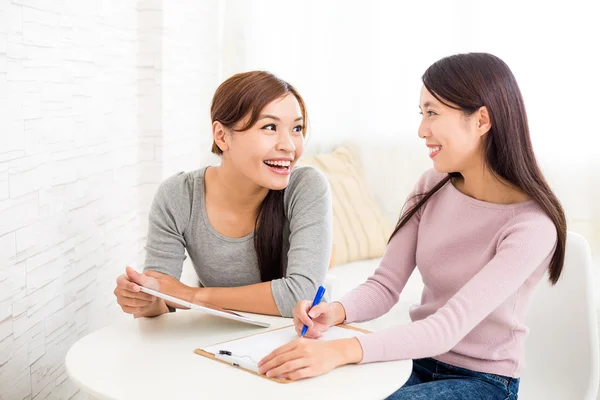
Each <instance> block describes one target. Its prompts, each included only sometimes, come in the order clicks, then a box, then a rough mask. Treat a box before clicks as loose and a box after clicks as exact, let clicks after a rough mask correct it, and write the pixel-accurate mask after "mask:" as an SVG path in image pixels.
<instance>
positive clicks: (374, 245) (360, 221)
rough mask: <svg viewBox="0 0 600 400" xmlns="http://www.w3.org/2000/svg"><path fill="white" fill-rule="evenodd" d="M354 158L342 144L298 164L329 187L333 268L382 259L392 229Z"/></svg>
mask: <svg viewBox="0 0 600 400" xmlns="http://www.w3.org/2000/svg"><path fill="white" fill-rule="evenodd" d="M357 154H358V153H357V151H356V149H355V148H353V147H352V146H351V145H349V144H344V145H342V146H340V147H338V148H337V149H335V150H334V151H332V152H331V153H326V154H317V155H314V156H311V157H302V158H300V160H299V161H298V163H299V164H300V165H310V166H313V167H315V168H318V169H319V170H320V171H322V172H323V173H324V174H325V176H326V177H327V179H328V180H329V184H330V185H331V190H332V193H333V249H334V252H335V258H334V264H335V265H340V264H345V263H348V262H350V261H356V260H364V259H369V258H376V257H381V256H382V255H383V252H384V250H385V246H386V244H387V240H388V239H389V235H390V233H391V232H392V228H393V226H392V225H391V224H390V222H389V221H388V220H387V219H386V218H385V217H384V215H383V212H382V210H381V207H380V206H379V204H377V202H376V201H375V199H374V198H373V196H372V194H371V193H370V191H369V189H368V187H367V184H366V182H365V179H364V176H363V171H362V167H361V165H360V161H359V159H358V155H357Z"/></svg>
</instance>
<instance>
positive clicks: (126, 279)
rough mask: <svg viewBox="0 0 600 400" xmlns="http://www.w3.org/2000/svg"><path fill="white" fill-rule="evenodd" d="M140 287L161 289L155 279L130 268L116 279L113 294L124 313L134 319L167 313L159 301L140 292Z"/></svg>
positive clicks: (163, 304) (164, 306) (162, 303)
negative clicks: (132, 316)
mask: <svg viewBox="0 0 600 400" xmlns="http://www.w3.org/2000/svg"><path fill="white" fill-rule="evenodd" d="M140 285H141V286H145V287H147V288H149V289H153V290H156V291H159V290H160V288H161V287H160V284H159V282H158V280H157V279H156V278H154V277H151V276H148V275H146V274H140V273H138V272H137V271H135V270H134V269H133V268H131V267H127V268H125V273H124V274H123V275H121V276H119V277H118V278H117V287H116V288H115V290H114V294H115V296H117V303H119V305H120V306H121V309H122V310H123V311H124V312H126V313H128V314H133V315H134V316H135V317H141V316H146V317H150V316H156V315H160V314H164V313H166V312H168V311H169V309H168V308H167V307H166V305H165V303H164V302H163V301H160V299H158V298H156V297H155V296H152V295H149V294H147V293H143V292H140Z"/></svg>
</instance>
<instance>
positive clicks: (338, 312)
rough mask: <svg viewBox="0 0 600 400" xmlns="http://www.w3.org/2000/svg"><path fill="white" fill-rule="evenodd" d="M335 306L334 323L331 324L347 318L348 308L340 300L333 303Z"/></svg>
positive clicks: (337, 323) (339, 322)
mask: <svg viewBox="0 0 600 400" xmlns="http://www.w3.org/2000/svg"><path fill="white" fill-rule="evenodd" d="M331 307H332V308H333V323H332V324H331V325H339V324H341V323H342V322H344V321H345V320H346V310H345V309H344V306H343V305H342V303H340V302H339V301H334V302H333V303H331Z"/></svg>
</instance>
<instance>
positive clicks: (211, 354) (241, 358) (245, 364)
mask: <svg viewBox="0 0 600 400" xmlns="http://www.w3.org/2000/svg"><path fill="white" fill-rule="evenodd" d="M290 328H291V329H294V326H293V325H288V326H284V327H281V328H278V329H273V330H270V331H267V332H260V333H256V334H253V335H248V336H244V337H241V338H237V339H233V340H228V341H225V342H221V343H215V344H214V345H210V346H205V348H214V347H215V346H219V345H226V344H227V343H233V342H237V341H243V340H245V339H249V338H256V337H258V336H261V335H273V334H274V333H275V332H277V331H282V330H284V329H285V330H287V329H290ZM332 328H342V329H348V330H352V331H355V332H359V333H360V334H364V333H371V332H370V331H368V330H365V329H361V328H356V327H354V326H350V325H345V324H340V325H336V326H335V327H332ZM329 329H331V328H329ZM294 332H295V331H294ZM327 332H329V331H327ZM327 332H326V333H325V334H327ZM296 337H298V336H297V335H296ZM346 337H352V336H346ZM334 339H335V338H334ZM330 340H333V339H330ZM223 347H227V346H223ZM277 347H279V345H277V346H275V348H277ZM275 348H273V349H272V350H275ZM194 353H196V354H198V355H201V356H204V357H207V358H210V359H212V360H215V361H218V362H221V363H223V364H226V365H229V366H232V367H235V368H238V369H241V370H244V371H246V372H249V373H251V374H254V375H257V376H260V377H261V378H265V379H269V380H271V381H274V382H277V383H283V384H287V383H291V382H292V381H290V380H287V379H281V378H276V377H268V376H266V375H261V374H259V373H258V372H257V371H255V370H253V369H252V368H249V365H250V364H254V363H255V362H258V361H259V360H252V359H250V360H248V362H245V357H248V356H246V355H234V356H237V357H236V360H239V361H241V362H237V361H236V362H232V361H225V360H224V359H222V358H219V354H218V353H216V352H210V351H205V350H203V349H200V348H199V349H195V350H194ZM230 355H231V352H230ZM265 356H266V354H265Z"/></svg>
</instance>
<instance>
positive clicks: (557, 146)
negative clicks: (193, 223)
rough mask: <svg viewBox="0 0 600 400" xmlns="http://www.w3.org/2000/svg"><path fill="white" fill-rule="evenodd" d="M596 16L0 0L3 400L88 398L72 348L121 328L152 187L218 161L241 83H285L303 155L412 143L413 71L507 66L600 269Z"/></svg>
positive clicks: (589, 9)
mask: <svg viewBox="0 0 600 400" xmlns="http://www.w3.org/2000/svg"><path fill="white" fill-rule="evenodd" d="M599 19H600V13H599V7H598V2H597V1H591V0H590V1H568V2H567V1H556V2H544V3H539V2H534V1H530V2H524V1H503V2H499V1H493V2H492V1H487V2H480V1H475V0H472V1H469V0H453V1H432V0H430V1H427V2H396V1H376V0H371V1H368V2H367V1H356V2H349V1H282V0H279V1H277V0H271V1H242V0H222V1H218V0H202V1H194V0H185V1H184V0H171V1H166V0H137V1H135V2H134V1H119V0H102V1H100V0H94V1H92V0H0V398H1V399H24V398H26V399H41V398H65V399H66V398H84V397H85V395H84V394H83V393H80V392H78V391H77V388H76V387H75V386H74V385H73V383H72V382H70V381H69V379H68V378H67V375H66V372H65V369H64V365H63V360H64V356H65V354H66V351H67V350H68V348H69V347H70V346H71V345H72V344H73V343H74V342H75V341H76V340H77V339H78V338H80V337H82V336H83V335H85V334H87V333H89V332H91V331H93V330H95V329H97V328H99V327H101V326H105V325H106V324H108V323H111V322H113V321H116V320H118V319H122V318H128V317H127V316H125V315H123V314H122V313H121V312H120V309H119V308H118V307H117V305H116V303H115V301H114V296H113V295H112V290H113V289H114V281H115V279H116V277H117V275H118V274H120V273H121V271H122V270H123V268H124V266H125V265H127V264H129V265H133V266H136V267H139V266H141V261H142V257H143V245H144V238H145V234H146V218H147V211H148V207H149V204H150V201H151V199H152V196H153V194H154V191H155V189H156V187H157V184H158V183H159V182H160V181H162V180H163V179H164V178H166V177H167V176H169V175H171V174H173V173H175V172H177V171H181V170H191V169H195V168H198V167H200V166H202V165H206V164H207V163H212V162H214V158H213V157H212V156H211V155H210V145H211V141H212V140H211V134H210V120H209V104H210V101H211V98H212V94H213V92H214V90H215V89H216V87H217V86H218V84H219V83H220V82H221V81H223V80H224V79H226V78H227V77H229V76H230V75H232V74H234V73H237V72H242V71H247V70H252V69H266V70H269V71H271V72H273V73H275V74H277V75H279V76H280V77H281V78H283V79H285V80H287V81H289V82H291V83H292V84H293V85H295V86H296V87H297V89H298V90H299V91H300V93H301V94H302V95H303V96H304V98H305V100H306V103H307V106H308V111H309V116H310V126H311V132H310V143H313V142H316V143H318V142H321V141H323V142H325V141H326V142H342V141H344V140H352V141H360V140H372V141H380V142H385V141H395V142H401V143H406V145H407V146H413V145H416V146H419V145H420V143H419V139H418V138H417V134H416V128H417V125H418V123H419V119H420V116H419V115H418V107H417V105H418V97H419V89H420V85H421V83H420V77H421V75H422V74H423V72H424V70H425V69H426V68H427V67H428V66H429V65H430V64H431V63H433V62H435V61H436V60H437V59H439V58H441V57H444V56H447V55H451V54H454V53H458V52H470V51H485V52H491V53H494V54H496V55H498V56H500V57H501V58H502V59H504V61H506V62H507V63H508V65H509V66H510V67H511V68H512V70H513V72H514V73H515V75H516V77H517V80H518V81H519V83H520V86H521V89H522V92H523V95H524V98H525V103H526V106H527V110H528V114H529V118H530V126H531V130H532V132H531V134H532V139H533V142H534V148H535V150H536V153H537V155H538V158H539V160H540V162H541V164H542V167H543V170H544V171H545V172H546V173H547V175H548V178H549V180H550V183H551V184H552V186H553V187H554V189H555V190H556V192H557V194H558V195H559V197H560V198H561V200H562V201H563V203H564V205H565V208H566V211H567V214H568V217H569V229H570V230H574V231H576V232H579V233H581V234H583V235H584V236H586V238H587V239H588V241H589V242H590V244H591V245H592V248H593V251H594V252H595V254H596V255H597V254H598V251H599V250H600V209H599V208H598V206H597V205H598V204H600V189H599V185H600V172H599V170H600V161H598V157H597V156H596V151H597V148H598V147H597V145H598V144H599V143H600V140H599V139H598V137H599V136H600V126H599V124H598V122H597V116H598V113H599V111H598V110H600V100H599V99H598V93H600V74H598V71H600V46H599V44H598V43H599V42H598V40H599V38H600V24H598V20H599ZM423 157H424V158H426V157H427V152H426V150H425V149H424V148H423ZM397 173H398V174H402V171H397ZM400 207H401V205H400V204H399V205H398V208H399V209H400Z"/></svg>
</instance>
